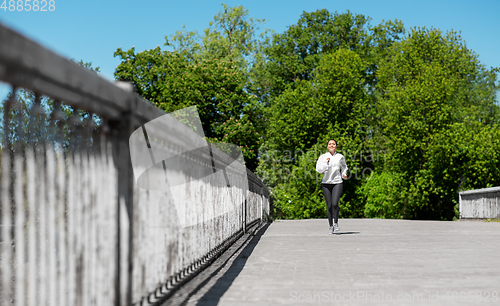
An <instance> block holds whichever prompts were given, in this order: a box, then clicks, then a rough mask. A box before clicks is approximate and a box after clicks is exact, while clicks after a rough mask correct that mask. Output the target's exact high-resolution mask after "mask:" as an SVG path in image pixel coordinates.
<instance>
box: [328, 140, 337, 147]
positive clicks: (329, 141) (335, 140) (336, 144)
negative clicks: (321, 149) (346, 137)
mask: <svg viewBox="0 0 500 306" xmlns="http://www.w3.org/2000/svg"><path fill="white" fill-rule="evenodd" d="M332 140H333V141H335V145H337V141H336V140H335V139H330V140H328V142H327V143H326V146H328V144H329V143H330V141H332Z"/></svg>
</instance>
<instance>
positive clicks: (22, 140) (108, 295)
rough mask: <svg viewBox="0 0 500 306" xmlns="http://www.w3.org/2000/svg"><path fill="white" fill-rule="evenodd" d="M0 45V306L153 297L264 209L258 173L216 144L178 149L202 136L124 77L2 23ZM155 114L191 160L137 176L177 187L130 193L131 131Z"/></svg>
mask: <svg viewBox="0 0 500 306" xmlns="http://www.w3.org/2000/svg"><path fill="white" fill-rule="evenodd" d="M0 42H1V43H0V81H2V82H4V83H7V84H9V85H10V86H11V87H12V94H11V95H10V97H9V98H8V99H6V100H5V101H2V104H1V105H0V106H1V121H0V122H1V125H0V127H1V132H0V140H1V145H0V150H1V152H0V156H1V159H0V162H1V166H0V169H1V170H0V209H1V211H0V213H1V216H0V222H1V224H0V225H1V226H0V231H1V234H0V237H1V242H0V285H1V287H0V305H12V304H14V305H99V306H100V305H131V304H143V305H147V304H158V303H160V302H161V301H162V300H163V299H164V298H165V297H168V296H169V294H171V293H172V292H174V290H175V289H176V288H177V287H178V286H179V285H181V284H182V283H183V281H185V280H186V279H189V277H190V275H193V273H195V272H196V271H197V270H199V269H200V268H201V267H203V266H204V265H206V264H207V263H209V262H210V260H211V258H213V256H215V255H216V254H217V253H219V252H221V251H222V250H223V249H224V248H225V247H227V246H228V245H229V244H230V243H231V242H232V241H234V240H235V239H237V238H238V237H239V236H240V235H241V234H242V233H243V232H244V231H245V229H246V228H247V227H249V226H253V225H254V224H256V223H258V222H260V221H261V220H262V219H263V217H265V216H266V215H268V213H269V193H268V190H267V188H266V187H265V186H264V185H263V183H262V181H261V180H260V179H259V178H258V177H257V176H255V175H254V174H253V173H251V172H250V171H248V170H247V169H246V167H244V165H242V164H241V163H240V162H239V161H238V159H237V158H234V156H233V157H232V156H229V155H228V154H226V153H224V152H223V150H222V149H221V150H219V149H218V148H217V147H216V146H215V145H210V144H207V145H206V148H208V149H207V150H206V149H203V148H204V147H203V146H201V147H200V148H201V149H199V150H194V151H193V150H191V151H189V152H187V151H188V149H189V148H188V146H187V145H186V139H191V140H192V141H194V142H197V143H202V144H203V141H204V140H203V139H202V138H201V137H199V135H196V133H194V132H193V131H192V130H191V129H190V128H189V127H187V126H186V125H184V124H182V123H180V122H178V121H175V120H172V118H170V117H168V116H169V115H165V113H163V112H162V111H161V110H159V109H158V108H156V107H155V106H154V105H153V104H151V103H150V102H148V101H146V100H144V99H142V98H141V97H139V96H137V95H135V94H134V93H133V92H132V91H131V89H130V87H128V86H127V84H123V83H118V84H113V83H111V82H108V81H107V80H105V79H103V78H101V77H100V76H98V75H97V74H95V73H93V72H91V71H90V70H88V69H85V68H83V67H81V66H79V65H77V64H76V63H74V62H72V61H70V60H68V59H65V58H63V57H61V56H58V55H57V54H55V53H54V52H52V51H50V50H48V49H46V48H44V47H43V46H41V45H39V44H37V43H36V42H34V41H32V40H30V39H28V38H26V37H24V36H22V35H20V34H19V33H17V32H15V31H13V30H11V29H9V28H8V27H5V26H3V25H1V24H0ZM165 116H167V117H165ZM161 118H167V119H168V120H169V122H170V123H169V124H170V125H169V129H167V130H165V131H164V132H165V133H164V134H163V140H165V141H166V142H168V146H166V147H168V150H171V154H173V155H172V156H174V155H175V154H177V155H175V156H177V157H176V159H175V160H176V161H177V164H183V163H189V164H191V165H194V166H191V168H189V169H190V170H189V171H188V170H186V169H187V168H182V167H175V164H174V163H170V164H168V163H167V164H168V165H169V166H168V167H164V168H163V172H162V168H161V167H160V168H158V169H160V170H159V171H157V170H154V171H151V172H148V173H149V174H148V179H150V180H151V181H154V182H158V181H165V178H166V177H167V178H170V179H172V178H174V179H175V178H181V180H183V184H180V183H179V184H177V185H176V186H174V185H175V184H172V183H171V186H169V188H163V189H162V188H160V189H158V188H156V189H155V188H144V186H142V187H139V186H138V184H137V181H136V178H137V177H136V176H134V171H135V170H136V169H135V168H134V167H133V164H132V160H133V158H132V157H133V156H132V155H131V150H130V146H129V145H130V141H131V139H132V138H131V136H133V135H134V133H136V134H138V135H139V138H140V137H145V136H147V135H146V133H143V134H141V132H140V131H141V128H142V131H146V129H145V127H146V126H147V124H148V123H149V122H152V121H153V120H156V119H160V120H161ZM138 131H139V132H138ZM174 131H175V132H174ZM196 137H199V138H196ZM149 140H151V142H148V148H146V149H145V152H147V150H148V149H151V145H154V140H153V139H149ZM182 152H187V153H185V154H181V153H182ZM174 153H175V154H174ZM160 162H161V161H160ZM167 164H166V163H165V162H164V161H163V166H165V165H167ZM152 168H155V167H152ZM193 169H194V170H196V171H198V170H197V169H202V170H200V171H205V170H206V169H209V170H211V171H212V172H208V175H206V176H204V177H202V176H199V175H198V174H199V173H198V172H196V171H194V170H193ZM203 169H204V170H203ZM148 170H150V169H148ZM193 171H194V172H193ZM195 172H196V173H197V174H194V173H195ZM221 178H223V179H221ZM168 182H169V181H168V180H167V181H166V184H168ZM170 182H171V181H170ZM196 204H199V205H196ZM208 204H210V205H208ZM182 216H184V219H182ZM187 216H188V217H187ZM199 216H201V217H199ZM193 218H194V219H193ZM186 220H187V222H186ZM189 220H191V222H189ZM193 220H195V221H193ZM196 220H198V221H196Z"/></svg>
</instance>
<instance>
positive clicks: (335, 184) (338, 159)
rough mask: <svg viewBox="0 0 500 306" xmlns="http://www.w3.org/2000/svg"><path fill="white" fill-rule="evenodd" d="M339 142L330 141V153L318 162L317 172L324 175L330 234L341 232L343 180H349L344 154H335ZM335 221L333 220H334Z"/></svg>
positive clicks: (322, 187) (324, 194) (323, 186)
mask: <svg viewBox="0 0 500 306" xmlns="http://www.w3.org/2000/svg"><path fill="white" fill-rule="evenodd" d="M336 149H337V141H335V140H334V139H330V140H329V141H328V152H327V153H325V154H323V155H321V156H320V157H319V158H318V161H317V162H316V171H317V172H319V173H324V174H323V180H322V181H321V189H322V190H323V196H324V197H325V201H326V215H327V216H328V223H330V229H329V230H328V234H333V232H334V231H338V230H339V224H338V221H339V210H340V209H339V199H340V195H341V194H342V185H343V183H342V182H343V180H342V179H347V170H349V169H348V168H347V165H346V163H345V158H344V156H343V155H342V154H340V153H337V152H335V150H336ZM332 219H333V220H332Z"/></svg>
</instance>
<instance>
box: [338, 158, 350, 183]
mask: <svg viewBox="0 0 500 306" xmlns="http://www.w3.org/2000/svg"><path fill="white" fill-rule="evenodd" d="M340 169H341V170H342V177H343V178H344V179H346V178H347V170H349V168H347V164H346V162H345V157H344V156H342V158H341V159H340Z"/></svg>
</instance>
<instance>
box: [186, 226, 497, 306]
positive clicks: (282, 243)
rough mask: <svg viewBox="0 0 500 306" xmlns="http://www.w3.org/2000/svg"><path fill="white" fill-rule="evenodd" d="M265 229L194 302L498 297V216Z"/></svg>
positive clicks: (419, 301)
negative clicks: (331, 230)
mask: <svg viewBox="0 0 500 306" xmlns="http://www.w3.org/2000/svg"><path fill="white" fill-rule="evenodd" d="M339 225H340V229H341V231H340V232H339V234H336V235H328V234H327V232H328V223H327V221H326V220H324V219H323V220H301V221H277V222H274V223H272V224H271V225H270V226H268V227H267V228H264V229H262V230H260V231H259V232H258V233H257V234H256V235H255V236H254V237H253V238H252V239H251V240H249V242H248V243H247V245H246V246H244V247H242V248H241V250H240V252H239V253H237V254H235V255H234V256H233V258H232V259H231V260H229V261H228V262H226V263H225V266H224V267H223V269H221V271H220V272H219V273H218V274H217V275H216V276H215V277H214V278H212V279H211V280H210V281H209V282H208V283H207V284H206V285H205V286H204V287H203V288H201V289H200V290H199V291H197V292H196V293H195V294H194V295H193V296H192V297H191V299H190V300H189V303H188V304H189V305H373V304H376V305H471V304H473V305H475V304H483V303H484V304H486V305H500V223H498V222H489V223H487V222H479V221H455V222H438V221H408V220H379V219H342V220H340V221H339Z"/></svg>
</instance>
